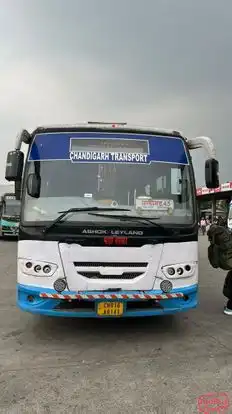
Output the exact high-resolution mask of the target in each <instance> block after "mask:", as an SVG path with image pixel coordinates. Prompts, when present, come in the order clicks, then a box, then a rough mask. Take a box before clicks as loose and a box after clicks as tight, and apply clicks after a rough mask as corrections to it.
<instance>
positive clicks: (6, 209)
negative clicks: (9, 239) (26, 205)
mask: <svg viewBox="0 0 232 414" xmlns="http://www.w3.org/2000/svg"><path fill="white" fill-rule="evenodd" d="M1 205H2V211H1V233H2V237H3V238H4V237H5V236H13V237H17V236H18V229H19V216H20V201H19V200H16V196H15V194H14V193H5V194H3V196H2V197H1Z"/></svg>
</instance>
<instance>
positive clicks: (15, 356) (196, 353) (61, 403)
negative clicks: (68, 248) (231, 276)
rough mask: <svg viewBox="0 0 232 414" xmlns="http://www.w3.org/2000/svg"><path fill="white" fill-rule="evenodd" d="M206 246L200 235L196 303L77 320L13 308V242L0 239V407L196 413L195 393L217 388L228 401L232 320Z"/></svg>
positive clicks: (19, 410) (24, 410)
mask: <svg viewBox="0 0 232 414" xmlns="http://www.w3.org/2000/svg"><path fill="white" fill-rule="evenodd" d="M206 248H207V242H206V238H203V237H201V242H200V270H201V279H200V280H201V282H200V305H199V308H198V309H197V310H193V311H191V312H189V313H188V314H182V315H178V316H175V317H165V318H164V317H162V318H152V319H146V320H144V319H137V320H116V321H106V320H103V321H102V320H101V321H100V320H97V321H96V320H94V321H93V320H92V321H85V320H84V321H83V320H76V319H74V320H67V319H65V320H60V319H50V318H40V317H35V316H32V315H30V314H27V313H22V312H21V311H19V310H18V309H17V308H16V306H15V271H16V243H15V242H11V241H9V242H8V241H4V242H0V264H1V291H0V366H1V371H0V372H1V374H0V413H20V414H21V413H23V414H24V413H29V414H34V413H41V414H43V413H56V414H58V413H70V414H72V413H110V414H111V413H113V414H114V413H115V414H119V413H138V414H141V413H171V414H174V413H180V414H186V413H190V414H193V413H197V412H198V410H197V404H196V400H197V397H198V396H199V395H201V394H204V393H209V392H222V391H224V392H227V393H228V394H229V396H230V397H231V401H232V385H231V383H232V354H231V353H232V336H231V325H232V318H230V317H227V316H224V315H223V313H222V310H223V302H224V299H223V297H222V294H221V290H222V284H223V281H224V277H223V276H224V274H223V272H221V273H220V272H216V271H214V270H213V269H211V268H210V267H209V266H208V263H207V258H206ZM230 412H232V406H231V410H230Z"/></svg>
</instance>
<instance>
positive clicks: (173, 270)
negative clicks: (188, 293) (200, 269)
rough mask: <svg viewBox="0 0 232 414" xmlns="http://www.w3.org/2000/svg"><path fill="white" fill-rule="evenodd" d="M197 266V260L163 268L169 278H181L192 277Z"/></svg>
mask: <svg viewBox="0 0 232 414" xmlns="http://www.w3.org/2000/svg"><path fill="white" fill-rule="evenodd" d="M196 268H197V263H196V262H189V263H178V264H174V265H172V264H170V265H167V266H163V267H162V268H161V270H162V272H163V274H164V276H165V277H166V278H167V279H181V278H183V277H191V276H193V275H194V274H195V272H196Z"/></svg>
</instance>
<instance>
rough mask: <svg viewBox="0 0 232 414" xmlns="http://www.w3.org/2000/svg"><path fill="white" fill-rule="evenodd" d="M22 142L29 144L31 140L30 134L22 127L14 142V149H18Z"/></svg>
mask: <svg viewBox="0 0 232 414" xmlns="http://www.w3.org/2000/svg"><path fill="white" fill-rule="evenodd" d="M23 142H24V144H29V143H30V142H31V135H30V134H29V132H28V131H27V130H26V129H22V130H21V131H20V132H19V134H18V135H17V137H16V142H15V149H16V151H20V149H21V145H22V143H23Z"/></svg>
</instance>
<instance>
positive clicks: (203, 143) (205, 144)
mask: <svg viewBox="0 0 232 414" xmlns="http://www.w3.org/2000/svg"><path fill="white" fill-rule="evenodd" d="M187 145H188V148H189V149H190V150H193V149H198V148H204V150H205V151H206V152H207V154H208V156H209V158H211V159H212V158H213V159H216V149H215V146H214V144H213V141H212V139H211V138H209V137H203V136H202V137H196V138H193V139H188V140H187Z"/></svg>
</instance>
